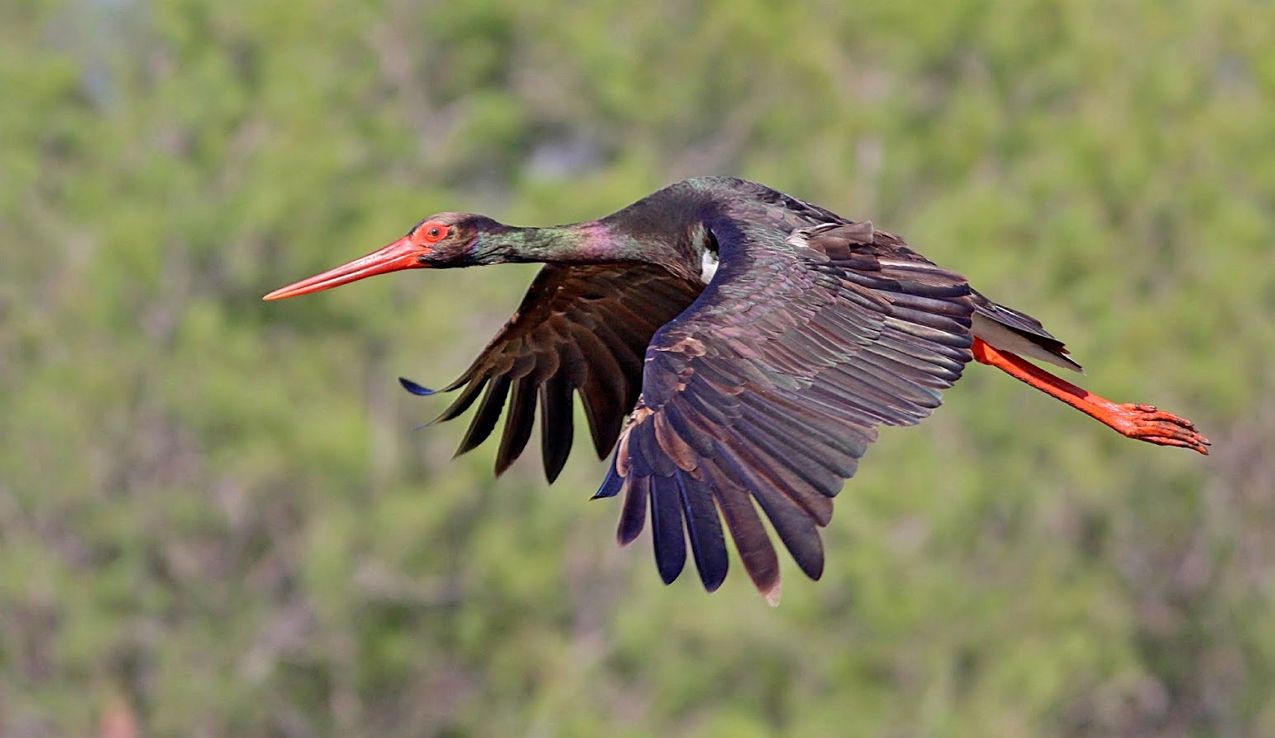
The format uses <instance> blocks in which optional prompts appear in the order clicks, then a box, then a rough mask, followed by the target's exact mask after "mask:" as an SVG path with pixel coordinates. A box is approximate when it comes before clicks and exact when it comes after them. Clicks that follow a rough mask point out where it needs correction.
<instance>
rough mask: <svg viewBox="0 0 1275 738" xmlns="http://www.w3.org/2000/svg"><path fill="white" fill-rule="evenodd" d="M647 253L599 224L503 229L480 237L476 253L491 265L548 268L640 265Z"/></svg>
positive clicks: (643, 247)
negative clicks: (525, 264)
mask: <svg viewBox="0 0 1275 738" xmlns="http://www.w3.org/2000/svg"><path fill="white" fill-rule="evenodd" d="M650 252H651V249H650V248H649V247H647V246H645V245H644V244H642V243H641V242H639V241H638V240H637V239H635V238H633V237H631V236H629V235H627V234H625V233H623V232H622V231H620V230H619V229H617V228H615V227H613V226H611V225H609V224H606V223H603V222H601V221H589V222H586V223H575V224H572V225H563V226H551V227H548V228H517V227H513V226H503V227H501V228H500V229H499V230H497V231H494V232H490V233H487V234H484V235H483V237H482V243H481V246H480V249H479V253H480V254H481V255H482V256H487V257H488V258H490V260H491V261H493V262H543V263H548V264H590V263H597V262H607V261H642V260H644V259H648V258H650V256H651V253H650ZM482 256H480V258H482Z"/></svg>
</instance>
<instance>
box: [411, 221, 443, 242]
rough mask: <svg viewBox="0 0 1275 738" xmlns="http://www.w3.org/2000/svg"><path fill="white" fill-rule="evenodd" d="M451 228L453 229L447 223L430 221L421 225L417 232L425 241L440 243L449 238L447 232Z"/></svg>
mask: <svg viewBox="0 0 1275 738" xmlns="http://www.w3.org/2000/svg"><path fill="white" fill-rule="evenodd" d="M450 230H451V229H450V228H449V227H448V226H447V224H445V223H436V222H433V221H430V222H428V223H425V224H423V225H421V227H420V228H418V229H417V231H416V232H417V233H418V234H420V239H421V240H422V241H424V242H425V243H438V242H439V241H441V240H443V239H444V238H447V233H448V231H450Z"/></svg>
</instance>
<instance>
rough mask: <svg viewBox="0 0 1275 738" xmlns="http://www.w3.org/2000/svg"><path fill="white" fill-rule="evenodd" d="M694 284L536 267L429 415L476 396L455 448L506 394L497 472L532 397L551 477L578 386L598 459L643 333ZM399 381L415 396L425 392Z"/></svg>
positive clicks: (614, 430)
mask: <svg viewBox="0 0 1275 738" xmlns="http://www.w3.org/2000/svg"><path fill="white" fill-rule="evenodd" d="M701 289H702V286H701V285H700V284H698V283H695V282H690V281H687V280H684V279H680V278H678V277H675V276H674V275H672V274H671V273H670V272H668V271H666V270H665V269H663V268H661V267H658V266H652V265H648V264H627V263H626V264H590V265H579V266H576V265H571V266H564V265H554V264H550V265H547V266H545V267H544V268H543V269H541V270H540V272H539V274H537V275H536V278H535V280H534V281H533V282H532V283H531V287H530V288H529V289H528V290H527V294H526V296H525V297H524V298H523V300H522V304H521V305H519V307H518V310H517V312H515V313H514V315H513V317H512V318H510V319H509V321H508V322H507V323H506V324H505V326H504V327H503V328H502V329H501V330H500V332H499V333H497V334H496V337H495V338H493V339H492V341H491V343H489V344H488V345H487V348H485V349H484V350H483V352H482V353H481V354H480V355H479V356H478V358H477V359H475V360H474V363H473V364H471V365H470V367H469V368H468V369H467V370H465V373H464V374H462V375H461V376H460V378H458V379H457V380H456V381H455V382H452V383H451V384H450V385H448V386H447V387H445V388H444V389H445V390H457V389H459V390H461V392H460V395H459V396H458V397H457V398H456V400H455V401H454V402H453V403H452V404H451V406H450V407H448V408H447V409H446V410H444V411H443V413H442V415H440V416H439V418H438V420H451V419H453V418H455V417H457V416H458V415H460V414H461V413H463V412H465V411H466V410H467V409H469V407H470V406H471V405H473V403H474V402H475V400H477V399H478V396H479V394H480V393H482V400H481V402H479V403H478V410H477V412H476V413H475V414H474V417H473V420H472V421H471V422H470V424H469V430H468V431H466V433H465V437H464V439H463V440H462V441H461V444H460V448H459V449H457V451H456V453H457V454H458V455H459V454H462V453H465V452H466V451H469V450H471V449H473V448H474V447H476V446H478V445H479V444H481V443H482V442H483V441H484V440H486V439H487V437H488V436H490V435H491V433H492V431H493V430H494V429H495V427H496V422H497V421H498V420H499V419H500V413H501V410H502V409H504V406H505V403H506V400H508V402H509V409H508V412H507V413H506V414H505V427H504V431H503V433H502V435H501V439H500V448H499V450H498V451H497V453H496V473H497V474H500V473H501V472H503V471H504V470H505V469H506V468H508V467H509V465H510V464H511V463H512V462H513V461H514V460H515V459H517V458H518V456H519V455H520V454H521V453H522V451H523V449H525V448H526V446H527V442H528V440H529V439H530V438H531V427H532V423H533V421H534V419H535V415H536V402H537V399H538V400H539V404H540V412H541V421H540V429H541V449H542V454H543V458H544V466H545V476H546V477H547V478H548V479H549V481H550V482H552V481H553V480H554V479H555V478H557V476H558V473H559V472H560V471H562V466H563V464H565V463H566V461H567V456H568V455H569V454H570V453H571V440H572V434H573V428H572V393H573V392H579V394H580V399H581V401H582V402H583V403H584V409H585V415H586V417H587V418H588V421H589V430H590V432H591V434H592V436H593V445H594V448H596V449H597V452H598V456H599V458H603V457H605V456H606V454H607V453H609V452H610V451H611V448H612V447H613V446H614V445H615V441H616V437H617V436H619V434H620V427H621V424H622V423H623V420H624V416H625V414H627V413H628V412H629V411H630V410H632V409H633V405H634V403H636V402H637V397H638V393H639V390H640V385H641V381H642V355H643V353H644V352H645V351H646V347H647V344H648V343H650V340H651V336H652V335H654V334H655V331H656V329H658V328H659V327H660V326H662V325H664V324H665V323H667V322H668V321H670V320H672V319H673V318H674V317H676V316H677V314H678V313H680V312H682V310H684V309H685V308H686V307H687V306H688V305H690V304H691V302H692V301H694V300H695V297H696V296H697V295H698V294H699V293H700V290H701ZM400 381H402V383H403V386H404V387H406V388H407V389H408V390H409V391H411V392H414V393H416V394H432V393H433V391H432V390H428V389H425V388H423V387H421V386H420V385H418V384H416V383H415V382H411V381H410V380H400ZM484 389H485V390H486V391H485V392H484V391H483V390H484Z"/></svg>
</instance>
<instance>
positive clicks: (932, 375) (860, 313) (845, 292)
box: [265, 177, 1209, 604]
mask: <svg viewBox="0 0 1275 738" xmlns="http://www.w3.org/2000/svg"><path fill="white" fill-rule="evenodd" d="M509 262H540V263H544V265H545V266H544V267H543V268H541V270H540V272H539V274H538V275H537V276H536V278H535V280H534V281H533V282H532V284H531V287H530V289H529V290H528V291H527V294H526V296H525V297H524V298H523V300H522V304H521V305H520V306H519V307H518V310H517V312H515V313H514V315H513V317H512V318H510V319H509V321H508V322H507V323H506V324H505V325H504V327H503V328H502V329H501V330H500V332H499V333H497V334H496V337H495V338H494V339H492V341H491V342H490V343H489V344H488V345H487V347H486V348H485V349H484V350H483V351H482V353H481V354H480V355H479V356H478V358H477V359H476V360H475V361H474V362H473V364H472V365H470V367H469V368H468V369H467V370H465V372H464V373H463V374H462V375H461V376H460V377H459V378H458V379H457V380H456V381H454V382H452V383H451V384H449V385H447V386H445V387H443V388H442V390H441V391H448V392H451V391H455V392H458V393H459V394H458V395H457V396H456V399H455V400H454V402H453V403H452V404H451V405H450V406H449V407H448V408H447V409H446V410H444V411H443V413H442V415H441V416H439V419H440V420H451V419H453V418H456V417H458V416H459V415H461V414H462V413H464V412H465V411H466V410H468V409H469V408H470V407H472V406H473V405H474V403H475V402H477V410H476V411H475V413H474V415H473V419H472V420H471V421H470V424H469V428H468V430H467V431H466V433H465V435H464V438H463V440H462V441H461V443H460V448H459V449H458V451H457V453H458V454H459V453H464V452H466V451H469V450H471V449H473V448H474V447H476V446H478V445H479V444H481V443H482V442H483V441H484V440H486V439H487V438H488V437H490V436H491V435H492V433H493V431H494V429H495V427H496V424H497V422H498V421H499V419H500V416H501V414H502V411H503V412H504V428H503V430H502V432H501V434H500V445H499V448H498V450H497V452H496V473H497V474H500V473H501V472H503V471H504V470H505V469H506V468H507V467H508V466H509V465H510V463H511V462H513V461H514V460H515V459H517V458H518V456H519V455H520V454H521V453H522V452H523V449H524V448H526V446H527V443H528V441H529V439H530V437H531V433H532V425H533V420H534V419H535V416H536V408H537V406H539V414H540V447H541V454H542V457H543V463H544V469H545V475H546V477H547V478H548V480H549V481H550V482H553V480H554V479H555V478H556V477H557V476H558V473H559V472H560V471H561V470H562V467H563V464H564V463H565V462H566V460H567V456H568V454H569V453H570V450H571V445H572V435H573V432H574V428H573V425H572V415H573V406H574V399H573V396H574V395H578V396H579V398H580V401H581V403H582V404H583V406H584V413H585V417H586V419H587V421H588V430H589V434H590V436H591V437H592V441H593V447H594V449H596V450H597V453H598V457H599V458H606V456H607V455H608V454H611V453H612V451H613V450H614V454H613V455H612V460H611V465H610V471H609V473H608V474H607V476H606V479H605V480H604V481H603V482H602V485H601V487H600V488H599V489H598V491H597V493H596V495H595V498H599V497H614V496H617V495H620V494H621V493H623V504H622V506H621V512H620V522H619V529H618V533H617V536H618V538H619V541H620V543H621V544H622V545H625V544H628V543H631V542H632V541H633V540H634V539H635V538H637V537H638V535H639V534H640V533H641V532H642V530H643V528H644V527H645V525H646V523H647V520H648V518H649V521H650V526H651V532H652V540H653V546H654V551H655V562H656V565H657V568H658V570H659V574H660V577H661V578H662V579H663V580H664V582H666V583H668V582H672V581H673V580H674V579H676V578H677V577H678V575H679V574H680V573H681V572H682V570H683V568H684V566H685V563H686V559H687V546H688V542H689V548H690V553H691V555H692V556H693V558H694V561H695V565H696V568H697V569H698V572H699V576H700V579H701V581H702V582H703V585H704V587H705V588H706V589H707V590H708V591H710V592H711V591H713V590H715V589H717V588H718V586H720V585H721V583H722V581H723V580H724V579H725V577H726V572H727V568H728V558H727V552H726V543H725V537H726V535H727V534H729V536H730V537H731V538H732V539H733V541H734V545H735V548H736V550H737V551H738V554H739V559H740V561H741V562H742V564H743V567H744V569H745V571H747V572H748V575H749V577H750V578H751V579H752V581H753V583H754V584H755V585H756V586H757V588H758V589H759V590H760V591H761V593H762V594H763V595H765V596H766V598H767V599H768V600H770V601H771V602H772V604H773V603H774V602H776V601H777V599H778V596H779V586H780V575H779V560H778V557H777V555H776V553H775V548H774V546H773V545H772V544H771V540H770V537H769V535H768V533H767V531H766V528H765V526H764V524H763V522H762V515H763V514H764V515H765V517H766V518H768V519H769V521H770V525H771V527H773V529H774V532H775V534H776V535H778V537H779V539H780V540H781V541H782V542H783V544H784V546H785V547H786V548H787V549H788V551H789V553H790V554H791V555H792V557H793V559H794V560H795V561H796V563H797V566H798V567H799V568H800V569H801V570H802V571H803V572H804V573H805V574H806V575H807V576H809V577H811V578H812V579H818V578H819V577H820V575H821V574H822V572H823V566H824V552H823V544H822V542H821V540H820V537H819V532H818V529H819V528H820V527H823V526H826V525H827V524H828V522H829V520H830V519H831V516H832V498H833V497H835V496H836V494H837V493H838V492H839V491H840V490H841V487H842V486H843V484H844V482H845V480H846V479H848V478H850V477H852V476H854V473H855V470H856V469H857V468H858V465H859V459H860V458H861V457H862V456H863V454H864V452H865V451H866V450H867V448H868V445H869V444H871V443H872V442H873V441H875V440H876V438H877V430H878V428H879V427H880V426H883V425H898V426H903V425H913V424H915V423H917V422H919V421H920V420H922V419H924V418H925V417H926V416H928V415H929V414H930V413H931V412H932V411H933V410H934V408H936V407H938V405H939V402H940V394H941V392H942V390H944V389H947V388H948V387H950V386H951V385H952V384H953V383H954V382H956V380H957V379H959V378H960V376H961V373H962V371H963V370H964V368H965V366H966V364H968V363H969V362H970V360H971V359H972V360H974V361H977V362H980V363H983V364H987V365H990V366H994V367H996V368H997V369H1000V370H1002V371H1004V372H1005V373H1007V374H1009V375H1010V376H1012V377H1014V378H1016V379H1018V380H1021V381H1023V382H1025V383H1027V384H1028V385H1030V386H1032V387H1034V388H1036V389H1038V390H1040V391H1042V392H1045V393H1047V394H1049V395H1050V396H1052V397H1055V398H1057V399H1059V400H1061V401H1063V402H1065V403H1067V404H1068V405H1070V406H1072V407H1074V408H1076V409H1077V410H1080V411H1081V412H1083V413H1085V414H1087V415H1089V416H1090V417H1092V418H1094V419H1096V420H1098V421H1099V422H1101V423H1103V424H1105V425H1107V426H1109V427H1110V428H1112V429H1114V430H1115V431H1116V432H1117V433H1120V434H1121V435H1124V436H1127V437H1129V438H1133V439H1137V440H1140V441H1146V442H1148V443H1154V444H1159V445H1161V446H1180V447H1183V448H1188V449H1192V450H1194V451H1197V452H1199V453H1201V454H1207V453H1208V446H1209V441H1208V439H1206V438H1205V437H1204V436H1203V435H1201V434H1200V433H1198V432H1197V431H1196V430H1195V427H1194V426H1193V425H1192V424H1191V422H1190V421H1188V420H1186V419H1184V418H1180V417H1178V416H1176V415H1173V414H1171V413H1167V412H1163V411H1161V410H1158V409H1156V408H1155V407H1153V406H1150V405H1142V404H1129V403H1117V402H1112V401H1111V400H1108V399H1105V398H1103V397H1099V396H1098V395H1095V394H1092V393H1090V392H1088V391H1086V390H1084V389H1082V388H1080V387H1078V386H1076V385H1074V384H1071V383H1070V382H1067V381H1065V380H1063V379H1061V378H1059V377H1057V376H1054V375H1053V374H1051V373H1049V372H1046V371H1045V370H1044V369H1041V368H1040V367H1039V366H1037V365H1036V364H1035V363H1032V362H1043V363H1047V364H1052V365H1055V366H1058V367H1061V368H1064V369H1070V370H1075V371H1079V370H1080V365H1079V364H1077V363H1076V362H1075V361H1074V360H1073V359H1072V358H1071V356H1070V354H1069V353H1068V351H1067V348H1066V347H1065V346H1064V345H1063V343H1062V342H1061V341H1059V340H1058V339H1057V338H1054V336H1052V335H1051V334H1050V333H1049V332H1048V331H1046V330H1045V328H1044V327H1043V326H1042V325H1041V324H1040V322H1039V321H1037V320H1036V319H1035V318H1033V317H1031V316H1030V315H1027V314H1026V313H1023V312H1020V311H1018V310H1014V309H1012V308H1008V307H1005V306H1004V305H999V304H997V303H995V302H993V301H992V300H990V299H988V298H987V297H984V296H983V295H982V294H981V293H979V292H978V291H977V290H975V289H974V288H972V287H971V286H970V285H969V283H968V282H967V281H966V279H965V277H963V276H961V275H960V274H957V273H955V272H952V271H948V270H947V269H944V268H942V267H939V266H937V265H935V264H934V263H933V262H931V261H929V260H928V259H926V258H925V257H923V256H921V255H920V254H918V253H917V252H915V251H913V250H912V249H911V248H910V247H909V246H908V244H907V243H906V242H904V240H903V239H901V238H899V237H898V236H895V235H893V234H890V233H887V232H885V231H882V230H878V229H876V228H874V227H873V225H872V224H871V223H869V222H866V221H857V222H856V221H852V220H849V219H846V218H843V217H841V216H840V215H837V214H836V213H833V212H832V211H830V210H826V209H824V208H822V207H819V206H817V205H812V204H810V203H807V202H803V201H801V200H798V199H796V198H794V197H790V196H788V195H786V194H784V193H782V192H778V191H776V190H773V189H770V188H769V187H765V186H763V185H760V184H756V183H754V182H749V181H745V180H741V179H733V178H723V177H697V178H694V179H688V180H685V181H683V182H679V183H677V184H673V185H670V186H669V187H666V188H664V189H662V190H659V191H657V192H655V193H653V194H651V195H649V196H647V197H645V198H643V199H641V200H639V201H637V202H635V203H633V204H632V205H629V206H628V207H626V208H624V209H622V210H619V211H617V212H616V213H613V214H612V215H608V216H606V217H604V218H600V219H598V220H592V221H588V222H584V223H575V224H571V225H562V226H555V227H548V228H520V227H513V226H507V225H504V224H502V223H499V222H497V221H495V220H492V219H491V218H488V217H485V216H482V215H474V214H470V213H455V212H446V213H439V214H437V215H433V216H430V217H428V218H426V219H424V220H422V221H420V222H419V223H417V224H416V225H415V226H413V227H412V228H411V230H409V231H408V232H407V234H406V235H405V236H403V237H402V238H400V239H398V240H396V241H394V242H393V243H391V244H389V245H387V246H385V247H384V248H381V249H379V250H377V251H374V252H372V253H370V254H368V255H367V256H364V257H362V258H360V259H355V260H354V261H351V262H349V263H348V264H345V265H343V266H339V267H337V268H335V269H332V270H330V271H327V272H324V273H322V274H319V275H316V276H314V277H310V278H309V279H305V280H302V281H300V282H297V283H295V284H291V285H289V286H287V287H284V288H282V289H279V290H275V291H274V292H271V293H270V294H268V295H266V296H265V299H266V300H278V299H282V298H285V297H295V296H297V295H305V294H309V293H311V292H318V291H320V290H326V289H329V288H331V287H336V286H338V285H342V284H347V283H349V282H353V281H355V280H359V279H363V278H364V277H370V276H372V275H375V274H384V273H387V272H394V271H399V270H404V269H426V268H428V269H445V268H452V267H470V266H481V265H487V264H502V263H509ZM399 381H400V382H401V383H402V385H403V387H405V388H406V389H407V390H408V391H409V392H412V393H413V394H417V395H430V394H434V392H435V390H431V389H427V388H425V387H423V386H421V385H419V384H417V383H415V382H413V381H411V380H408V379H400V380H399ZM480 396H481V399H480ZM723 522H724V523H725V531H723V526H722V523H723Z"/></svg>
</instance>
